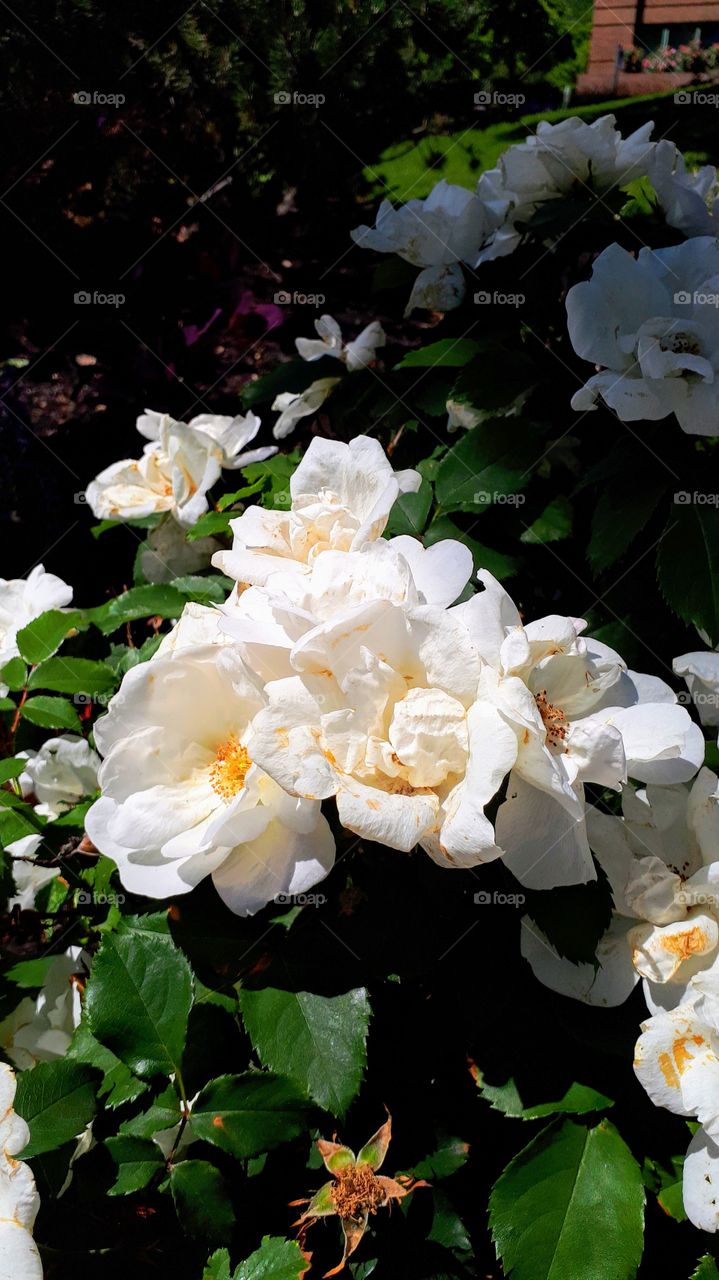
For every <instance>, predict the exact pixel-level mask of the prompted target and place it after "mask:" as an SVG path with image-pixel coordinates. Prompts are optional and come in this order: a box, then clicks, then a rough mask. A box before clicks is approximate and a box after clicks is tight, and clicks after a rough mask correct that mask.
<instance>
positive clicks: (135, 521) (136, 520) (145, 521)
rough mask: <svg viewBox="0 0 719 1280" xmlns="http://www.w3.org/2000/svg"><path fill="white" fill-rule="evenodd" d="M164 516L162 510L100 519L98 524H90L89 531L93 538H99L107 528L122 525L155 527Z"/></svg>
mask: <svg viewBox="0 0 719 1280" xmlns="http://www.w3.org/2000/svg"><path fill="white" fill-rule="evenodd" d="M164 518H165V515H164V512H159V513H157V514H153V515H149V516H133V517H132V518H130V519H126V520H101V521H100V523H99V524H94V525H92V526H91V528H90V533H91V534H92V536H93V538H99V537H100V534H102V533H107V530H108V529H121V528H122V526H123V525H129V527H130V528H131V529H156V528H157V526H158V524H160V522H161V521H162V520H164Z"/></svg>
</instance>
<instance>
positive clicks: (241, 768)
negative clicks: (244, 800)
mask: <svg viewBox="0 0 719 1280" xmlns="http://www.w3.org/2000/svg"><path fill="white" fill-rule="evenodd" d="M251 764H252V761H251V760H250V757H249V756H248V754H247V748H246V747H243V746H242V744H241V743H240V742H239V741H238V739H237V735H236V734H234V733H231V734H230V736H229V738H228V739H227V741H226V742H223V743H222V746H221V747H218V749H217V754H216V756H215V759H214V761H213V763H212V765H211V766H210V785H211V786H212V788H213V790H215V791H216V792H217V794H218V796H221V797H222V799H223V800H231V799H232V797H233V796H236V795H237V792H238V791H241V790H242V788H243V787H244V785H245V775H246V774H247V770H248V769H249V767H250V765H251Z"/></svg>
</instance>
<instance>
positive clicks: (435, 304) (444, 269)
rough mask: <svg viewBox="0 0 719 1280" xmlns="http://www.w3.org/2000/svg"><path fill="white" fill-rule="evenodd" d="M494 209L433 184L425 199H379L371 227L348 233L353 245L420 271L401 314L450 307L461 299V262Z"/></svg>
mask: <svg viewBox="0 0 719 1280" xmlns="http://www.w3.org/2000/svg"><path fill="white" fill-rule="evenodd" d="M496 223H497V219H496V217H495V215H494V213H493V211H492V210H491V209H490V208H489V207H488V206H485V205H483V203H482V201H481V200H480V199H479V198H478V197H477V195H476V193H475V192H473V191H468V190H467V189H466V188H465V187H458V186H453V185H452V184H451V183H449V182H445V181H444V180H442V181H440V182H438V183H437V185H436V186H435V187H434V188H433V190H432V192H431V193H430V195H428V196H427V198H426V199H425V200H409V201H408V202H407V204H403V205H400V206H399V207H398V208H396V209H395V208H393V206H392V204H391V203H390V201H389V200H383V201H382V204H381V205H380V207H379V211H378V213H377V222H376V226H375V227H368V226H361V227H357V228H355V230H354V231H352V232H351V236H352V239H353V240H354V242H355V244H358V245H360V246H361V247H362V248H363V249H376V250H378V251H379V252H380V253H397V254H399V256H400V258H404V259H405V261H406V262H411V263H412V264H413V265H414V266H416V267H421V268H422V270H421V271H420V274H419V275H418V276H417V279H416V280H415V282H414V285H413V287H412V292H411V294H410V299H409V302H408V303H407V307H406V309H405V315H406V316H407V315H409V314H410V312H412V311H413V310H414V308H415V307H425V308H427V310H431V311H451V310H452V309H453V308H454V307H457V306H459V304H460V302H461V301H462V299H463V297H464V292H465V282H464V273H463V271H462V267H461V265H460V264H461V263H462V262H464V263H468V264H470V265H471V264H473V263H474V262H475V260H476V257H477V253H478V251H479V247H480V245H481V244H482V243H483V241H484V240H485V238H486V237H487V236H488V235H489V234H490V230H491V229H493V228H494V227H495V226H496Z"/></svg>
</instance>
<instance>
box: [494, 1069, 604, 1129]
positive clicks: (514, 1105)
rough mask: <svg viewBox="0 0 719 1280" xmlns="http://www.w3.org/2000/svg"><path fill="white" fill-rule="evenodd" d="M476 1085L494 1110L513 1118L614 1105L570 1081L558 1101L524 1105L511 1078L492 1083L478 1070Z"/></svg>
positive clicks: (574, 1112)
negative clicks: (502, 1082)
mask: <svg viewBox="0 0 719 1280" xmlns="http://www.w3.org/2000/svg"><path fill="white" fill-rule="evenodd" d="M477 1088H478V1089H479V1091H480V1093H481V1095H482V1097H483V1098H485V1099H486V1100H487V1102H489V1103H490V1104H491V1107H492V1110H493V1111H501V1112H503V1114H504V1115H505V1116H511V1117H512V1118H513V1119H515V1120H541V1119H546V1117H547V1116H553V1115H559V1114H562V1113H565V1114H566V1113H569V1114H572V1115H585V1114H586V1113H587V1112H589V1111H605V1110H606V1109H607V1107H613V1106H614V1103H613V1101H612V1099H611V1098H607V1097H606V1096H605V1094H603V1093H599V1092H598V1091H597V1090H596V1089H590V1088H589V1086H588V1085H585V1084H576V1083H574V1084H571V1085H570V1086H569V1088H568V1089H567V1092H566V1093H565V1094H564V1096H563V1097H562V1098H560V1099H559V1100H558V1101H557V1102H541V1103H539V1104H538V1105H537V1106H533V1107H525V1105H524V1103H523V1102H522V1099H521V1097H520V1095H519V1091H518V1089H517V1086H516V1084H515V1083H514V1080H508V1081H507V1083H506V1084H502V1085H491V1084H488V1083H487V1082H486V1081H485V1080H484V1079H483V1077H482V1074H481V1072H480V1073H479V1074H478V1076H477Z"/></svg>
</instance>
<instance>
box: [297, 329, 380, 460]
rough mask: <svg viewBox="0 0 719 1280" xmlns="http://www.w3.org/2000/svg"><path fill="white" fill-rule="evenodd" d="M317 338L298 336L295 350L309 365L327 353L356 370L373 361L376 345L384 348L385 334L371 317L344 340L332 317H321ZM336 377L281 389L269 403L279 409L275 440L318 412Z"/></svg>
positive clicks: (350, 369) (336, 383)
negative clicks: (297, 387)
mask: <svg viewBox="0 0 719 1280" xmlns="http://www.w3.org/2000/svg"><path fill="white" fill-rule="evenodd" d="M315 329H316V330H317V333H318V334H319V337H318V338H297V339H296V340H295V346H296V347H297V353H298V355H300V356H301V357H302V359H303V360H307V361H308V362H309V363H310V364H311V363H313V362H314V361H315V360H321V359H322V357H323V356H330V357H332V358H333V359H335V360H340V361H341V362H342V364H344V365H345V367H346V369H347V372H348V373H358V372H359V371H360V370H361V369H368V368H369V367H370V366H371V365H372V364H374V361H375V357H376V354H377V348H378V347H383V346H384V345H385V342H386V335H385V332H384V329H383V328H382V326H381V324H380V322H379V320H373V321H372V322H371V324H368V325H367V326H366V327H365V328H364V329H363V330H362V332H361V333H360V334H359V335H358V336H357V337H356V338H354V339H353V340H352V342H344V340H343V338H342V330H341V329H340V326H339V325H338V323H337V321H336V320H335V319H334V318H333V317H332V316H320V318H319V320H315ZM339 382H340V379H339V378H318V379H317V380H316V381H315V382H311V383H310V385H309V387H306V388H305V390H304V391H282V392H281V393H280V395H278V396H276V397H275V399H274V400H273V402H272V408H273V409H278V410H279V413H280V416H279V418H278V419H277V421H276V422H275V425H274V427H273V428H272V434H273V436H274V437H275V440H283V439H284V438H285V436H288V435H289V434H290V432H291V431H294V429H295V427H296V425H297V423H298V422H299V421H300V418H306V417H308V416H309V415H310V414H314V413H316V412H317V410H318V409H319V408H321V406H322V405H323V404H324V402H325V400H326V399H327V397H328V396H329V395H331V394H332V392H333V391H334V389H335V387H336V386H337V385H338V384H339Z"/></svg>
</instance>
